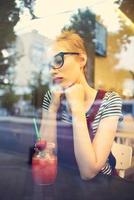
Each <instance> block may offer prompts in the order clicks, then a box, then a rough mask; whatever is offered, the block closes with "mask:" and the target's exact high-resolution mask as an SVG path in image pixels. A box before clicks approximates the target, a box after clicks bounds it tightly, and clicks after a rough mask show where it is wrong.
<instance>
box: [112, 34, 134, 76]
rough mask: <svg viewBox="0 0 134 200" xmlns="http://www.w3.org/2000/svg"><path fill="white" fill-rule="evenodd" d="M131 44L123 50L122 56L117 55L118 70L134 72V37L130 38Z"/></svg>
mask: <svg viewBox="0 0 134 200" xmlns="http://www.w3.org/2000/svg"><path fill="white" fill-rule="evenodd" d="M129 40H130V43H129V44H127V45H125V46H126V47H125V48H122V49H121V52H120V54H118V55H117V58H118V59H119V63H118V65H117V66H116V69H126V70H128V69H129V70H131V71H133V72H134V36H131V37H129Z"/></svg>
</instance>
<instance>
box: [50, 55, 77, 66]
mask: <svg viewBox="0 0 134 200" xmlns="http://www.w3.org/2000/svg"><path fill="white" fill-rule="evenodd" d="M79 54H80V53H78V52H60V53H58V54H56V55H55V56H54V58H55V57H56V56H61V58H62V64H61V65H60V66H59V67H54V66H53V65H51V64H50V63H51V62H50V63H49V66H50V68H53V69H59V68H61V67H62V66H63V65H64V55H79Z"/></svg>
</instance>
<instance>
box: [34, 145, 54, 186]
mask: <svg viewBox="0 0 134 200" xmlns="http://www.w3.org/2000/svg"><path fill="white" fill-rule="evenodd" d="M32 174H33V178H34V180H35V182H36V183H38V184H41V185H50V184H53V183H54V182H55V179H56V175H57V156H56V155H55V153H54V151H53V149H52V148H50V147H49V148H46V149H44V150H43V151H39V152H38V153H36V154H35V155H34V156H33V158H32Z"/></svg>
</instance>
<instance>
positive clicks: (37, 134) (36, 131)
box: [33, 118, 40, 139]
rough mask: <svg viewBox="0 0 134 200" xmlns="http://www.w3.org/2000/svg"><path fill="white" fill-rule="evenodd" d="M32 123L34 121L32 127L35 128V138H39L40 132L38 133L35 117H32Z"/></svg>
mask: <svg viewBox="0 0 134 200" xmlns="http://www.w3.org/2000/svg"><path fill="white" fill-rule="evenodd" d="M33 123H34V128H35V133H36V136H37V139H40V133H39V130H38V127H37V123H36V120H35V118H33Z"/></svg>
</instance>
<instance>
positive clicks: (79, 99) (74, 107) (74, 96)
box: [64, 83, 85, 112]
mask: <svg viewBox="0 0 134 200" xmlns="http://www.w3.org/2000/svg"><path fill="white" fill-rule="evenodd" d="M64 92H65V96H66V98H67V101H68V103H69V106H70V108H71V111H72V112H77V111H81V110H83V109H84V97H85V93H84V88H83V86H82V84H78V83H76V84H74V85H72V86H71V87H69V88H67V89H65V90H64Z"/></svg>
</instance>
